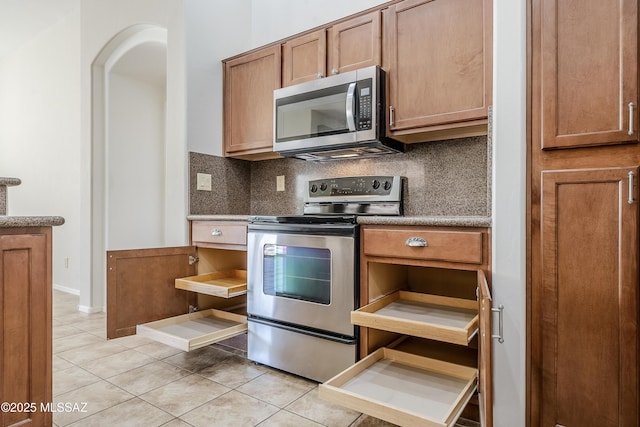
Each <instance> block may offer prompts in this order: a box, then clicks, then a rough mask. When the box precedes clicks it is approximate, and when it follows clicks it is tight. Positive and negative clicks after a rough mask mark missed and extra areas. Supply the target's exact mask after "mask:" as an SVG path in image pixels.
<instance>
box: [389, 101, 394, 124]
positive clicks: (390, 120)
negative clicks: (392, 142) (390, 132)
mask: <svg viewBox="0 0 640 427" xmlns="http://www.w3.org/2000/svg"><path fill="white" fill-rule="evenodd" d="M393 110H394V108H393V107H392V106H391V105H389V127H393Z"/></svg>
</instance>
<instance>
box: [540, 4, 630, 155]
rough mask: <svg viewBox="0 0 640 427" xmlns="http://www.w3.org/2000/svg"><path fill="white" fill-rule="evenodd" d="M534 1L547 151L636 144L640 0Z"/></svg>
mask: <svg viewBox="0 0 640 427" xmlns="http://www.w3.org/2000/svg"><path fill="white" fill-rule="evenodd" d="M534 3H538V5H537V6H538V7H539V8H540V16H541V24H540V25H541V28H540V32H539V33H537V32H534V34H537V39H535V40H534V41H533V42H534V43H536V44H538V45H539V46H540V51H541V54H540V59H539V60H540V62H541V63H540V65H539V67H540V68H539V70H540V71H539V73H540V75H539V77H538V82H537V84H538V85H540V86H541V91H542V93H541V94H540V95H539V96H540V99H541V102H542V108H541V110H542V111H541V119H542V147H543V148H563V147H577V146H591V145H605V144H612V143H620V142H625V141H637V140H638V132H637V127H638V119H637V118H638V114H637V108H638V74H637V63H638V48H637V44H638V13H637V12H638V2H637V1H636V0H604V1H603V0H586V1H585V0H538V1H537V2H534ZM534 75H535V71H534ZM629 103H634V109H633V110H632V111H630V109H629ZM630 119H631V120H632V122H633V125H631V124H630ZM631 128H634V129H633V130H634V132H630V130H631Z"/></svg>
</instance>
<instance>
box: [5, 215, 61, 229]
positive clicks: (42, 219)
mask: <svg viewBox="0 0 640 427" xmlns="http://www.w3.org/2000/svg"><path fill="white" fill-rule="evenodd" d="M62 224H64V218H63V217H61V216H4V215H0V228H9V227H51V226H56V225H62Z"/></svg>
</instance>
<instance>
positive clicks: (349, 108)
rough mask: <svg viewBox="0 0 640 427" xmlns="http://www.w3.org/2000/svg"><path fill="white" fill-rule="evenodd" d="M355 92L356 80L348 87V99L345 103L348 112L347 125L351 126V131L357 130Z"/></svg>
mask: <svg viewBox="0 0 640 427" xmlns="http://www.w3.org/2000/svg"><path fill="white" fill-rule="evenodd" d="M355 92H356V82H353V83H351V84H349V89H347V101H346V105H345V111H346V112H347V126H349V132H355V131H356V121H355V118H354V110H355V97H354V94H355Z"/></svg>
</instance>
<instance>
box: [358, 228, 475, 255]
mask: <svg viewBox="0 0 640 427" xmlns="http://www.w3.org/2000/svg"><path fill="white" fill-rule="evenodd" d="M363 247H364V253H365V254H366V255H370V256H381V257H392V258H411V259H424V260H438V261H449V262H463V263H469V264H482V233H481V232H479V231H421V230H416V231H412V230H409V229H382V228H380V229H365V230H364V232H363Z"/></svg>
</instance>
